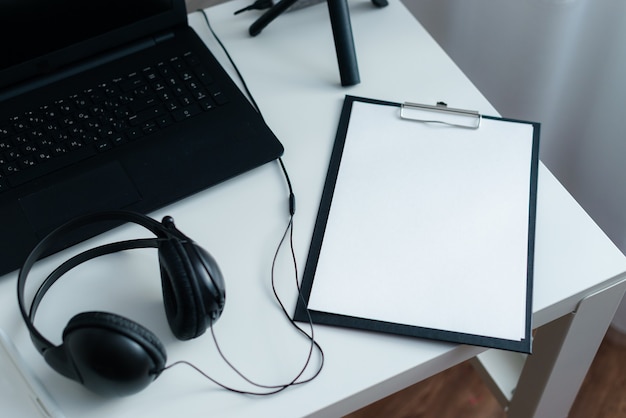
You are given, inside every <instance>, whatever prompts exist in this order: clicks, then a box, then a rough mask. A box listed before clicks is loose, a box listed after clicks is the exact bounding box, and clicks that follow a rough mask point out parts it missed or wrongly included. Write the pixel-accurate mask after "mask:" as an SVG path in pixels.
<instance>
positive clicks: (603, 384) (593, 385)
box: [345, 330, 626, 418]
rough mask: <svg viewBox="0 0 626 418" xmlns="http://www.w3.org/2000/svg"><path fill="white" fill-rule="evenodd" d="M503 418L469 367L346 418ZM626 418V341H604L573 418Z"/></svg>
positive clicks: (625, 338) (448, 372) (610, 336)
mask: <svg viewBox="0 0 626 418" xmlns="http://www.w3.org/2000/svg"><path fill="white" fill-rule="evenodd" d="M374 417H385V418H417V417H419V418H430V417H433V418H435V417H436V418H458V417H463V418H504V417H506V413H505V411H504V409H503V408H502V407H501V406H500V404H499V403H498V401H497V400H496V398H495V397H494V396H493V394H492V393H491V391H490V390H489V388H487V386H485V385H484V384H483V382H482V379H481V377H480V376H479V375H478V373H477V372H476V371H475V370H474V368H473V366H472V365H471V364H470V363H469V362H465V363H462V364H460V365H458V366H456V367H453V368H451V369H448V370H446V371H444V372H442V373H439V374H438V375H436V376H433V377H431V378H430V379H427V380H425V381H423V382H420V383H418V384H415V385H413V386H411V387H409V388H407V389H405V390H403V391H401V392H398V393H396V394H395V395H392V396H389V397H387V398H385V399H383V400H381V401H378V402H375V403H373V404H371V405H369V406H368V407H366V408H363V409H361V410H359V411H357V412H354V413H352V414H350V415H348V416H347V417H345V418H374ZM589 417H602V418H622V417H626V336H625V335H623V334H617V333H615V332H614V331H612V330H609V333H608V334H607V336H606V337H605V338H604V340H603V342H602V344H601V345H600V348H599V349H598V353H597V355H596V358H595V359H594V361H593V363H592V365H591V368H590V369H589V372H588V373H587V377H586V378H585V381H584V382H583V386H582V388H581V390H580V392H579V394H578V397H577V398H576V401H575V402H574V406H573V407H572V411H571V412H570V415H569V418H589Z"/></svg>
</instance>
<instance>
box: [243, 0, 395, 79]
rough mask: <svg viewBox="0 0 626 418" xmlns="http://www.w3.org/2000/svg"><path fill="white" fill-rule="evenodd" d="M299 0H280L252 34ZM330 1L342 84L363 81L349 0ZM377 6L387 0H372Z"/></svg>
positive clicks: (253, 29)
mask: <svg viewBox="0 0 626 418" xmlns="http://www.w3.org/2000/svg"><path fill="white" fill-rule="evenodd" d="M296 1H297V0H280V1H279V2H278V3H276V4H275V5H274V6H272V7H271V8H270V9H269V10H268V11H267V12H265V13H264V14H263V15H262V16H261V17H260V18H259V19H257V20H256V21H255V22H254V23H253V24H252V25H251V26H250V29H249V33H250V35H251V36H256V35H258V34H259V33H261V31H262V30H263V29H264V28H265V27H266V26H267V25H269V24H270V22H272V21H273V20H274V19H276V18H277V17H278V16H279V15H280V14H282V13H283V12H284V11H285V10H287V9H288V8H289V7H291V5H293V4H294V3H295V2H296ZM326 1H327V3H328V13H329V15H330V24H331V26H332V30H333V38H334V41H335V51H336V53H337V63H338V65H339V76H340V79H341V85H342V86H344V87H345V86H353V85H355V84H359V83H360V82H361V78H360V77H359V66H358V63H357V58H356V51H355V48H354V37H353V36H352V24H351V23H350V11H349V9H348V1H347V0H326ZM372 2H373V3H374V5H376V6H377V7H385V6H387V4H388V3H387V0H372Z"/></svg>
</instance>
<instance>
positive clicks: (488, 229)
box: [294, 96, 540, 353]
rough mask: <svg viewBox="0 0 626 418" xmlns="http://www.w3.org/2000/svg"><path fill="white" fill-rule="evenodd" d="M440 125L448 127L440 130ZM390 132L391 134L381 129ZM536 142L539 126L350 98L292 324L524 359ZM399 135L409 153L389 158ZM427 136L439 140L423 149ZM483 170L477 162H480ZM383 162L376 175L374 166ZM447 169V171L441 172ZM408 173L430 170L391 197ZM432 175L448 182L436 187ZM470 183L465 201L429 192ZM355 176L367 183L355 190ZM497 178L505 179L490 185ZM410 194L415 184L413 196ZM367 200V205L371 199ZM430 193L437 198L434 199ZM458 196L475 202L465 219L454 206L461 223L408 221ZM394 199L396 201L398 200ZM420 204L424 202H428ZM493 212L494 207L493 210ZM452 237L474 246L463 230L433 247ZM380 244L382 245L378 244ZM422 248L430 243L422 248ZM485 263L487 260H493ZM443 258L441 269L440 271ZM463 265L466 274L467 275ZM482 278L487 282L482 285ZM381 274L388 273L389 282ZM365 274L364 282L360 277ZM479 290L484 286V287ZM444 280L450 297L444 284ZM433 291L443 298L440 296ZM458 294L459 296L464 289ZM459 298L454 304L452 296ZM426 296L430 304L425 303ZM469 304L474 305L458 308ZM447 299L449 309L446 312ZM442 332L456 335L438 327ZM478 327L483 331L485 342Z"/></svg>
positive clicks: (528, 344)
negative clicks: (429, 341)
mask: <svg viewBox="0 0 626 418" xmlns="http://www.w3.org/2000/svg"><path fill="white" fill-rule="evenodd" d="M355 109H356V110H355ZM416 109H417V110H418V111H420V112H421V111H426V112H427V114H428V113H429V112H430V113H434V116H432V117H431V116H427V117H425V118H422V117H421V116H420V117H414V116H413V115H412V114H411V112H412V111H414V110H416ZM372 115H373V116H372ZM448 117H451V118H452V119H450V120H449V121H448V120H446V118H448ZM459 118H460V119H459ZM459 120H461V121H460V122H459ZM387 123H388V124H389V126H390V127H391V128H392V129H387V128H386V126H387V125H386V124H387ZM404 124H406V125H404ZM395 127H399V129H400V130H401V131H402V132H403V133H399V134H398V135H396V132H393V129H395ZM424 133H426V134H427V135H423V134H424ZM503 133H504V135H503ZM539 134H540V124H539V123H537V122H529V121H521V120H514V119H505V118H500V117H492V116H484V115H480V114H479V113H478V112H471V111H464V110H461V109H449V108H447V106H446V105H445V104H442V103H438V104H437V105H436V106H427V105H417V104H414V103H405V104H400V103H394V102H387V101H380V100H373V99H368V98H363V97H355V96H346V97H345V100H344V104H343V108H342V112H341V118H340V121H339V126H338V130H337V135H336V138H335V143H334V147H333V151H332V155H331V159H330V163H329V167H328V172H327V177H326V182H325V185H324V190H323V193H322V197H321V201H320V206H319V210H318V214H317V220H316V224H315V228H314V231H313V236H312V240H311V246H310V249H309V254H308V258H307V262H306V266H305V269H304V273H303V279H302V293H301V295H302V298H301V299H299V301H298V303H297V306H296V310H295V314H294V319H295V320H297V321H308V320H309V315H310V318H311V319H312V320H313V322H315V323H318V324H326V325H333V326H340V327H348V328H355V329H362V330H370V331H376V332H384V333H391V334H398V335H405V336H413V337H420V338H427V339H434V340H440V341H447V342H453V343H461V344H471V345H478V346H485V347H491V348H498V349H505V350H510V351H517V352H524V353H530V352H531V351H532V334H531V330H532V289H533V259H534V240H535V216H536V203H537V177H538V164H539ZM402 135H405V136H410V137H411V138H406V139H402V141H403V142H402V143H403V144H409V147H410V149H411V150H412V151H409V152H404V150H403V149H397V150H393V151H390V149H393V148H394V147H395V146H396V141H398V143H399V142H400V141H399V139H398V138H399V137H400V136H402ZM430 136H432V137H433V138H435V139H427V138H423V137H430ZM483 137H489V138H487V139H483ZM492 137H493V138H492ZM509 137H510V138H509ZM439 138H441V139H439ZM362 140H363V141H362ZM509 140H510V143H511V144H513V145H506V146H504V148H502V150H501V149H500V148H499V147H502V144H508V143H507V142H506V141H509ZM420 141H424V144H420V145H419V146H421V147H422V148H417V149H418V150H419V152H415V150H413V147H416V146H418V145H415V143H416V142H420ZM428 141H430V144H431V145H428V144H429V142H428ZM359 147H363V148H367V147H369V148H367V149H366V150H365V151H363V152H362V155H365V156H366V158H363V157H362V155H361V154H360V151H359V152H357V151H355V150H357V149H359ZM375 147H380V148H375ZM424 147H425V148H424ZM429 147H430V148H429ZM446 147H447V148H446ZM463 147H466V148H463ZM374 148H375V149H374ZM483 148H484V149H483ZM509 148H511V149H509ZM411 153H413V155H418V154H419V156H420V159H419V160H418V161H416V163H415V164H412V157H411V155H412V154H411ZM353 154H354V155H353ZM379 154H380V155H379ZM407 154H408V155H407ZM465 155H468V156H469V155H473V156H475V157H474V158H473V159H472V161H469V162H468V161H467V160H464V159H463V157H464V156H465ZM368 156H369V157H370V159H368V158H367V157H368ZM385 156H387V157H385ZM507 156H508V157H507ZM468 158H469V157H468ZM506 158H510V160H511V161H512V162H511V163H510V162H508V161H507V159H506ZM438 159H439V160H438ZM481 159H483V160H485V161H484V162H481V161H480V160H481ZM499 159H503V160H504V163H502V164H500V165H498V160H499ZM379 160H380V164H379V163H372V161H376V162H378V161H379ZM396 160H397V161H396ZM454 161H457V162H460V163H455V162H454ZM403 164H404V165H403ZM429 164H432V165H429ZM446 164H448V165H449V167H447V169H446ZM398 166H401V167H398ZM404 166H406V167H407V170H408V171H409V172H411V171H412V170H414V169H420V167H422V166H424V167H426V168H424V170H427V171H424V172H422V173H421V174H420V175H419V176H418V177H419V179H418V180H419V181H415V182H413V181H412V180H411V181H409V182H408V183H406V185H408V186H406V185H405V186H404V188H402V187H400V189H401V190H400V191H399V193H397V192H395V191H392V192H389V191H388V189H394V188H396V187H399V186H398V185H397V184H396V181H395V180H394V177H393V176H394V175H395V176H396V177H395V178H398V177H402V178H403V179H404V180H403V181H406V177H408V176H404V175H402V176H399V175H398V173H402V171H398V170H402V169H403V168H402V167H404ZM492 166H493V167H494V168H492ZM416 167H417V168H416ZM428 167H431V168H430V169H429V168H428ZM459 167H461V168H459ZM455 170H463V171H462V172H461V173H456V177H455V176H452V180H451V179H449V178H447V177H449V176H448V174H447V173H455ZM473 170H476V171H477V174H476V173H474V172H473ZM490 170H492V171H493V172H492V173H491V172H490ZM370 171H374V174H370ZM483 171H485V172H483ZM500 171H501V172H500ZM376 172H378V173H376ZM432 173H435V174H433V176H434V177H433V178H432V179H428V178H426V177H429V176H430V175H431V174H432ZM436 173H440V174H441V176H442V177H446V178H444V179H442V178H440V177H436V176H437V175H438V174H436ZM474 175H475V176H476V178H477V179H478V180H477V181H476V182H468V183H466V184H470V185H471V187H469V188H470V189H472V190H470V191H468V190H466V189H468V187H463V189H459V190H458V191H457V192H458V193H457V192H450V193H447V192H446V190H447V188H446V189H445V190H443V191H441V190H440V188H438V187H436V185H438V184H439V183H441V184H451V185H452V186H451V187H450V188H451V189H453V188H454V187H456V186H455V183H454V181H457V180H454V179H455V178H456V179H460V180H459V181H461V182H462V181H465V180H466V178H470V179H471V178H472V176H474ZM386 176H389V177H391V178H390V179H387V178H386ZM360 177H363V178H364V180H363V181H361V178H360ZM379 178H381V179H382V180H381V181H380V182H381V184H382V186H380V185H375V184H373V185H371V186H370V185H363V183H364V182H365V181H367V179H370V180H371V179H373V181H371V183H378V179H379ZM499 178H502V180H501V181H500V180H497V181H492V179H499ZM508 178H510V179H511V180H510V182H509V180H507V179H508ZM480 179H483V180H484V179H487V180H486V181H484V183H488V184H487V185H485V186H484V187H483V185H482V183H483V182H482V181H481V180H480ZM350 182H352V183H350ZM507 182H508V183H507ZM414 183H419V184H418V185H416V186H415V188H413V187H412V186H413V184H414ZM491 183H494V184H493V185H492V184H491ZM350 184H352V185H354V186H355V187H351V186H349V185H350ZM421 185H423V188H424V189H428V190H430V191H429V192H424V191H423V190H422V189H420V187H422V186H421ZM432 185H435V186H434V187H433V186H432ZM474 186H476V191H474V190H473V188H474ZM482 188H484V189H485V190H482ZM499 188H500V189H499ZM353 189H359V190H357V191H354V190H353ZM518 189H519V190H518ZM492 190H494V191H498V190H500V194H504V196H497V197H494V196H491V195H490V193H491V191H492ZM503 190H504V192H502V191H503ZM377 191H380V192H381V196H383V197H384V196H387V193H396V194H393V195H392V196H393V197H394V199H390V200H391V202H385V201H384V200H385V199H377ZM370 193H371V195H372V196H369V194H370ZM423 193H424V195H422V194H423ZM428 193H433V194H435V195H436V196H435V197H434V198H432V196H431V195H429V194H428ZM481 193H483V195H481ZM456 194H460V195H466V199H467V201H468V202H471V203H470V204H468V210H465V209H464V206H463V205H464V202H463V201H460V202H458V205H452V206H455V207H458V208H461V209H459V213H461V214H462V216H444V215H441V216H440V215H439V213H440V211H439V210H438V209H437V208H436V207H435V208H427V209H425V210H430V212H426V213H428V214H430V215H429V216H430V220H429V219H428V216H426V217H425V218H426V219H414V218H416V217H415V216H412V215H413V213H417V212H420V211H421V210H422V208H423V207H425V206H428V205H429V204H430V205H433V206H436V205H437V204H439V203H438V202H439V199H440V196H439V195H443V197H442V198H441V199H443V200H442V202H446V203H442V206H443V205H445V207H442V209H443V210H442V211H441V212H443V213H447V212H446V210H456V209H454V208H453V209H450V206H451V205H449V204H448V203H447V202H449V201H448V200H446V199H453V200H450V201H451V202H454V199H455V195H456ZM477 194H478V196H476V195H477ZM353 195H354V196H356V197H355V198H354V196H353ZM509 195H510V196H509ZM397 196H399V198H395V197H397ZM426 196H429V197H428V201H426ZM483 196H484V198H483ZM405 197H406V202H404V199H405ZM483 200H485V201H486V202H483ZM359 202H360V203H359ZM364 202H365V203H364ZM433 202H434V203H433ZM483 204H484V205H485V210H484V212H485V213H482V212H483V211H482V209H481V208H480V207H479V208H478V210H476V208H475V206H476V205H483ZM351 205H357V206H351ZM495 205H500V206H501V207H498V208H497V210H496V209H494V207H493V206H495ZM507 205H508V206H507ZM370 206H374V208H370ZM522 206H523V207H522ZM407 207H408V209H407ZM381 208H382V209H381ZM387 208H388V212H387V213H385V210H386V209H387ZM413 208H415V211H414V210H413ZM398 209H400V210H399V211H400V212H405V213H408V214H410V215H409V216H408V217H407V218H411V219H407V220H409V221H410V222H405V221H403V220H400V221H399V222H398V221H397V220H396V219H395V218H396V216H395V214H396V212H398ZM507 210H510V212H511V214H510V218H511V220H510V221H508V220H507V219H506V217H507V216H509V214H507V212H506V211H507ZM372 211H375V213H372ZM466 212H469V213H466ZM433 214H434V215H433ZM522 217H523V218H522ZM435 218H437V219H435ZM439 218H441V219H439ZM457 218H460V219H457ZM435 221H436V222H435ZM379 223H380V224H382V226H380V225H378V224H379ZM455 223H457V225H454V224H455ZM520 223H522V224H523V225H520ZM406 224H410V225H407V228H409V229H406V230H405V229H403V226H404V225H406ZM431 224H436V225H439V226H437V227H436V228H440V229H436V228H435V234H434V235H433V234H432V233H430V235H428V234H427V232H424V231H425V230H427V229H428V228H431V226H432V225H431ZM448 224H450V225H448ZM466 224H470V226H467V225H466ZM474 224H475V225H474ZM509 224H510V225H509ZM388 225H391V226H390V227H389V226H388ZM398 225H401V226H400V227H398ZM394 228H397V231H395V230H394ZM410 228H414V230H411V229H410ZM433 228H434V227H433ZM450 228H457V229H460V230H465V229H467V231H466V232H467V233H468V234H473V235H472V236H470V237H466V239H467V241H466V242H470V243H474V242H476V243H477V245H464V244H463V242H464V241H463V239H461V238H459V237H461V236H462V235H463V233H464V232H463V231H455V232H453V233H452V235H451V236H452V239H450V240H448V241H454V242H448V241H446V240H445V239H440V238H441V237H440V236H439V234H438V231H442V234H444V232H443V230H447V229H450ZM498 228H503V231H498ZM506 228H511V231H513V233H510V234H508V235H507V234H505V232H507V233H508V231H509V230H508V229H506ZM388 229H392V230H391V231H389V230H388ZM494 231H495V232H494ZM421 232H424V234H425V235H424V237H420V233H421ZM370 233H371V234H370ZM446 233H450V232H449V231H448V232H446ZM377 234H378V235H380V236H382V237H387V239H384V238H383V240H382V241H379V237H378V236H377ZM480 234H484V235H486V236H487V237H486V238H485V239H484V241H481V239H482V238H481V237H478V235H480ZM498 234H499V235H498ZM351 235H354V238H352V237H351ZM404 235H406V237H407V238H406V239H407V240H408V241H407V242H409V245H406V244H405V242H403V241H402V239H404V238H398V239H396V237H397V236H404ZM492 235H493V237H492ZM494 237H495V238H494ZM428 240H430V241H431V242H424V241H428ZM435 241H441V243H435ZM457 241H458V243H457ZM500 241H502V242H500ZM346 243H347V244H346ZM457 244H458V245H460V248H461V249H460V251H457V253H458V254H457V253H454V252H450V254H448V247H454V246H455V245H457ZM483 244H484V245H483ZM437 245H439V246H437ZM394 246H396V247H398V248H394ZM412 246H414V247H419V248H421V250H419V251H416V255H415V256H416V259H415V260H413V259H411V257H406V256H404V257H403V256H402V255H401V254H402V253H403V252H404V253H406V251H407V248H400V247H408V248H409V252H408V253H409V254H411V249H412ZM509 246H510V249H509ZM431 247H432V248H431ZM474 247H476V248H474ZM437 248H439V250H437ZM428 251H433V254H431V255H429V256H427V255H426V254H424V253H427V252H428ZM418 252H419V254H418ZM490 252H491V253H493V259H491V258H489V256H490V254H489V253H490ZM381 253H382V254H381ZM442 253H446V254H444V255H442ZM467 253H470V254H469V255H468V254H467ZM455 254H456V255H458V260H457V259H455ZM472 254H475V255H472ZM420 257H421V258H420ZM439 258H441V260H439V261H437V259H439ZM431 259H435V260H431ZM503 260H504V261H503ZM507 260H510V261H511V262H508V261H507ZM431 263H432V266H431V267H424V268H427V269H428V268H429V269H430V270H427V272H429V274H425V273H424V272H420V273H418V272H419V271H420V270H419V269H420V268H421V266H422V265H426V266H429V265H430V264H431ZM464 263H465V264H464ZM472 263H476V266H474V265H473V264H472ZM455 265H458V267H454V266H455ZM470 265H471V266H470ZM451 266H452V267H454V268H459V269H461V271H463V272H467V276H468V277H469V278H471V281H470V279H468V278H465V277H461V278H459V277H457V276H458V274H455V273H454V271H453V270H451V271H450V272H448V271H447V269H448V267H450V269H452V267H451ZM467 266H470V267H471V268H467V269H465V268H466V267H467ZM482 269H484V271H485V272H486V273H484V274H483V272H482V271H481V270H482ZM388 270H391V271H392V272H390V273H389V274H390V275H388V276H386V273H387V271H388ZM474 270H476V272H474ZM444 271H445V274H444ZM322 272H323V273H322ZM353 273H354V274H353ZM430 273H432V274H430ZM391 274H393V275H392V276H391ZM446 274H447V276H446ZM369 275H371V276H372V277H365V276H369ZM404 275H406V277H404ZM462 275H463V274H461V276H462ZM439 276H441V277H439ZM483 279H484V282H485V283H487V284H486V285H485V284H483V283H482V280H483ZM447 281H450V282H451V283H456V284H457V285H458V286H456V285H454V284H453V285H448V284H447ZM468 283H469V284H468ZM405 285H406V287H405ZM437 286H442V287H439V288H438V289H439V290H437ZM465 286H467V289H466V290H463V288H464V287H465ZM483 286H484V288H481V287H483ZM457 287H458V288H459V289H458V292H460V293H461V294H460V295H452V294H453V293H455V292H456V291H457ZM431 288H433V289H431ZM430 290H432V291H433V292H434V294H430V295H429V294H428V292H429V291H430ZM483 293H487V294H488V295H489V296H488V297H487V298H486V299H485V300H487V304H490V303H492V302H493V305H494V306H493V307H491V306H478V304H481V305H486V304H485V302H484V301H481V300H479V296H480V297H483ZM465 294H467V295H478V296H474V297H471V296H468V297H467V298H464V295H465ZM520 294H522V295H521V296H520ZM413 298H415V300H416V302H415V303H413V300H414V299H413ZM509 298H510V299H511V301H513V302H511V301H509ZM448 299H451V300H456V302H451V303H450V304H449V305H448V306H446V303H449V302H448ZM472 299H475V300H476V302H474V300H472ZM417 300H421V302H419V303H418V302H417ZM418 304H419V305H420V306H417V305H418ZM429 304H432V305H429ZM473 304H474V305H473ZM499 304H501V305H499ZM412 305H414V306H412ZM422 305H424V306H432V309H431V310H426V311H424V310H422V311H420V309H422ZM509 305H511V306H509ZM424 309H426V308H424ZM441 309H443V311H442V310H441ZM490 309H491V310H492V311H490ZM413 310H415V311H416V312H415V313H414V312H413ZM477 310H480V315H483V316H484V317H481V316H480V315H479V313H477V312H476V311H477ZM509 310H510V312H509ZM397 312H401V313H400V314H399V315H401V318H400V319H398V318H397V317H396V316H395V315H398V313H397ZM430 312H439V313H437V314H434V313H433V314H431V313H430ZM494 312H495V314H496V315H494ZM402 315H406V317H402ZM474 315H475V318H474ZM389 318H391V319H389ZM442 321H443V322H442ZM446 321H450V322H451V323H453V325H451V326H448V325H446V324H447V322H446ZM491 321H493V325H492V324H491ZM507 321H508V322H507ZM479 322H480V323H479ZM442 323H443V324H444V325H441V324H442ZM433 324H434V325H433ZM481 327H487V329H486V331H485V330H484V329H482V328H481ZM492 328H493V331H492ZM476 329H478V330H476Z"/></svg>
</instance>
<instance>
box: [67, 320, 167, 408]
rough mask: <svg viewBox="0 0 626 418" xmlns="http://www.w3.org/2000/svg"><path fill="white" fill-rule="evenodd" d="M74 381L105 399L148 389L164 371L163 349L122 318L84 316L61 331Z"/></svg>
mask: <svg viewBox="0 0 626 418" xmlns="http://www.w3.org/2000/svg"><path fill="white" fill-rule="evenodd" d="M62 347H63V348H64V352H65V355H66V356H67V357H68V360H69V362H70V363H71V365H72V367H73V368H74V371H75V372H76V376H77V380H79V381H80V382H81V383H82V384H83V385H84V386H85V387H87V388H88V389H90V390H92V391H94V392H95V393H99V394H101V395H105V396H111V395H115V396H126V395H131V394H133V393H136V392H139V391H140V390H142V389H144V388H145V387H146V386H148V385H149V384H150V383H151V382H152V381H153V380H154V379H156V377H157V376H158V375H159V373H160V372H161V371H162V370H163V368H164V367H165V362H166V359H167V356H166V353H165V348H164V347H163V344H161V342H160V341H159V339H158V338H157V337H156V336H155V335H154V334H153V333H152V332H150V331H149V330H148V329H146V328H144V327H142V326H141V325H139V324H137V323H136V322H133V321H131V320H129V319H126V318H124V317H122V316H119V315H115V314H110V313H106V312H85V313H81V314H78V315H76V316H75V317H73V318H72V319H71V320H70V322H69V323H68V324H67V326H66V327H65V330H64V331H63V346H62Z"/></svg>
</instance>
